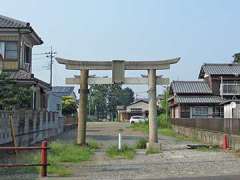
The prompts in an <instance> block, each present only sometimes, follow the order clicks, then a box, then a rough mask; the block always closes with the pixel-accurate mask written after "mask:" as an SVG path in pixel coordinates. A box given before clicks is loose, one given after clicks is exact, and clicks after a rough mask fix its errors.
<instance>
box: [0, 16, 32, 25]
mask: <svg viewBox="0 0 240 180" xmlns="http://www.w3.org/2000/svg"><path fill="white" fill-rule="evenodd" d="M28 24H29V23H27V22H23V21H19V20H16V19H13V18H10V17H6V16H3V15H0V28H24V27H28Z"/></svg>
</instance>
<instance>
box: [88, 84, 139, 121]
mask: <svg viewBox="0 0 240 180" xmlns="http://www.w3.org/2000/svg"><path fill="white" fill-rule="evenodd" d="M133 100H134V92H133V91H132V90H131V89H130V88H124V89H122V87H121V85H119V84H110V85H92V86H91V87H90V93H89V102H90V103H89V108H90V113H91V114H95V115H96V116H97V118H98V119H99V118H106V117H107V115H109V116H110V119H114V118H115V117H116V113H117V106H119V105H124V106H127V105H129V104H130V103H132V102H133Z"/></svg>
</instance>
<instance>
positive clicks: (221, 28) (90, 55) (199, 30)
mask: <svg viewBox="0 0 240 180" xmlns="http://www.w3.org/2000/svg"><path fill="white" fill-rule="evenodd" d="M239 7H240V1H238V0H211V1H210V0H201V1H200V0H41V1H40V0H38V1H37V0H21V1H19V0H7V1H6V0H1V8H0V14H2V15H5V16H9V17H13V18H16V19H19V20H23V21H27V22H30V23H31V26H32V27H33V28H34V29H35V31H36V32H37V33H38V34H39V36H40V37H41V38H42V39H43V41H44V44H43V45H41V46H38V47H35V48H34V52H33V53H34V54H38V53H43V52H47V51H49V50H50V47H51V46H53V48H54V50H55V51H56V52H57V56H58V57H64V58H70V59H79V60H99V61H101V60H111V59H123V60H164V59H168V58H175V57H181V60H180V62H179V63H178V64H175V65H172V66H171V69H170V70H165V71H158V75H164V76H165V77H169V78H170V79H171V80H197V78H198V73H199V71H200V68H201V65H202V64H203V63H231V62H232V60H233V58H232V55H233V54H234V53H236V52H240V44H239V42H240V23H239V19H240V11H239ZM48 63H49V60H48V59H47V58H46V57H44V56H43V55H34V56H33V73H34V74H35V76H36V77H39V78H40V79H42V80H45V81H49V70H48V69H47V67H46V66H48ZM53 74H54V78H53V82H54V83H53V85H65V82H64V79H65V78H66V77H72V76H73V75H76V74H79V72H78V71H69V70H65V68H64V66H63V65H59V64H57V62H54V70H53ZM90 74H95V75H98V76H103V75H109V76H110V75H111V73H110V72H103V71H97V72H96V71H93V72H90ZM141 74H146V72H145V71H140V72H139V71H131V72H127V73H126V76H135V77H139V76H140V75H141ZM76 87H77V86H76ZM129 87H130V88H133V89H134V91H135V92H136V94H137V95H138V96H140V97H141V96H146V91H147V89H148V88H147V86H129ZM162 90H163V88H162V87H161V86H159V87H158V93H161V92H162Z"/></svg>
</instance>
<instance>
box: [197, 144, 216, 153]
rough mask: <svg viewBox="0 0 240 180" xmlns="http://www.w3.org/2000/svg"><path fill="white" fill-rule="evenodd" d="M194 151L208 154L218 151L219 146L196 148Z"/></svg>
mask: <svg viewBox="0 0 240 180" xmlns="http://www.w3.org/2000/svg"><path fill="white" fill-rule="evenodd" d="M195 150H197V151H201V152H209V151H210V152H218V151H219V150H220V149H219V146H217V145H212V146H204V147H198V148H196V149H195Z"/></svg>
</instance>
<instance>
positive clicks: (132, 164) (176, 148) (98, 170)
mask: <svg viewBox="0 0 240 180" xmlns="http://www.w3.org/2000/svg"><path fill="white" fill-rule="evenodd" d="M87 127H88V128H87V139H88V140H96V141H97V142H98V143H101V145H102V148H101V149H100V150H98V151H97V152H96V154H95V156H94V157H93V159H92V160H91V161H87V162H83V163H79V164H69V167H71V168H72V170H73V172H74V174H73V175H72V176H71V177H61V178H60V177H48V178H45V179H49V180H55V179H57V180H95V179H99V180H110V179H115V180H118V179H139V180H140V179H141V180H142V179H146V180H147V179H149V180H151V179H169V180H185V179H186V180H188V179H196V180H202V179H204V180H205V179H211V180H215V179H216V180H221V179H224V180H228V179H229V180H235V179H236V180H239V179H240V158H239V157H236V156H235V155H234V154H231V153H225V152H221V151H218V152H202V151H197V150H189V149H187V147H186V145H187V144H192V142H185V141H177V140H176V139H175V138H172V137H166V136H162V135H161V136H159V142H160V143H161V144H162V149H163V152H162V153H160V154H152V155H145V151H144V150H138V151H137V155H136V156H135V158H134V159H133V160H125V159H110V158H108V157H106V156H105V153H104V150H105V149H106V147H108V146H110V145H111V144H116V143H117V135H118V132H119V129H123V130H124V131H123V132H122V135H123V143H127V144H134V143H135V142H136V141H137V140H138V139H139V138H141V137H146V135H145V134H143V133H142V132H136V131H133V130H132V129H131V128H128V127H129V124H127V123H110V122H104V123H88V125H87ZM75 136H76V130H73V131H70V132H68V133H65V134H64V135H63V136H62V137H60V139H62V140H65V141H74V139H75ZM30 177H31V176H30ZM0 179H1V177H0ZM20 179H25V178H20ZM29 179H31V178H29ZM32 179H34V178H33V177H32ZM35 179H36V178H35Z"/></svg>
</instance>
